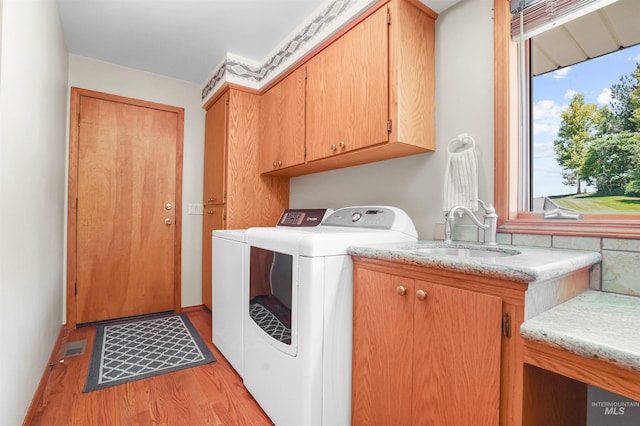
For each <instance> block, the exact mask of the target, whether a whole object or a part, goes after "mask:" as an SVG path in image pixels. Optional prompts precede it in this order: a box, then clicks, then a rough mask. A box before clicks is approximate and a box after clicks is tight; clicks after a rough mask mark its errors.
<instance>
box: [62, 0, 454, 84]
mask: <svg viewBox="0 0 640 426" xmlns="http://www.w3.org/2000/svg"><path fill="white" fill-rule="evenodd" d="M334 1H335V0H57V3H58V9H59V13H60V19H61V22H62V28H63V31H64V37H65V41H66V44H67V49H68V50H69V53H72V54H75V55H80V56H86V57H90V58H94V59H98V60H102V61H106V62H110V63H113V64H117V65H122V66H125V67H129V68H134V69H139V70H143V71H149V72H153V73H156V74H161V75H165V76H168V77H173V78H177V79H180V80H185V81H190V82H193V83H197V84H203V83H204V82H205V81H206V80H207V77H209V76H210V75H211V73H212V72H213V71H214V69H215V67H217V66H219V65H220V63H221V61H222V60H223V59H224V58H225V55H226V54H227V53H232V54H235V55H238V56H240V57H242V58H245V59H248V60H252V61H255V62H261V61H263V60H264V59H265V58H266V57H267V56H268V55H269V54H270V53H271V52H272V51H273V50H274V49H276V48H277V47H278V46H279V45H280V44H281V43H282V42H284V41H286V40H287V39H288V38H289V37H290V36H291V35H292V34H293V33H294V31H296V30H297V29H298V27H299V26H300V25H301V24H303V22H304V21H305V20H306V19H307V18H309V17H312V16H313V15H315V14H316V13H318V12H320V11H321V10H323V9H324V8H326V7H327V6H329V5H330V4H332V3H333V2H334ZM338 1H345V2H346V1H352V0H338ZM422 1H423V2H424V3H425V4H427V5H429V7H431V8H432V9H433V10H434V11H436V12H437V13H440V12H442V11H443V10H445V9H447V8H448V7H450V6H452V5H453V4H455V3H458V2H459V1H461V0H422Z"/></svg>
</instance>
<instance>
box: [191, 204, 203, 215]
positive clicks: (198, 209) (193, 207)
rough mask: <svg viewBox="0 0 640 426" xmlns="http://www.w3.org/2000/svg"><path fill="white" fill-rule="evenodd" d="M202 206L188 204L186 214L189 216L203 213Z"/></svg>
mask: <svg viewBox="0 0 640 426" xmlns="http://www.w3.org/2000/svg"><path fill="white" fill-rule="evenodd" d="M203 207H204V206H203V205H202V204H189V209H188V213H189V214H202V212H203Z"/></svg>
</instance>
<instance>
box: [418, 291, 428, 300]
mask: <svg viewBox="0 0 640 426" xmlns="http://www.w3.org/2000/svg"><path fill="white" fill-rule="evenodd" d="M416 298H417V299H418V300H425V299H426V298H427V292H426V291H424V290H418V291H416Z"/></svg>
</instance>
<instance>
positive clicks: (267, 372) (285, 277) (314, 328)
mask: <svg viewBox="0 0 640 426" xmlns="http://www.w3.org/2000/svg"><path fill="white" fill-rule="evenodd" d="M412 241H417V233H416V230H415V227H414V225H413V222H412V221H411V219H410V218H409V217H408V216H407V214H406V213H405V212H403V211H402V210H400V209H397V208H394V207H387V206H362V207H347V208H343V209H339V210H337V211H335V212H334V213H332V214H331V215H330V216H328V217H327V218H325V219H324V220H323V221H322V223H321V224H320V225H319V226H317V227H315V228H308V229H293V228H292V229H282V228H250V229H248V230H247V235H246V246H245V247H246V259H247V260H248V265H247V267H248V270H249V272H248V277H247V278H248V284H249V285H248V291H247V294H246V295H245V300H246V303H245V311H244V330H243V333H244V342H243V343H244V376H243V381H244V384H245V387H246V388H247V389H248V390H249V392H250V393H251V394H252V395H253V397H254V398H255V399H256V401H257V402H258V404H260V406H261V407H262V409H263V410H264V411H265V412H266V413H267V415H268V416H269V417H270V418H271V420H272V421H273V422H274V423H275V424H276V425H279V426H285V425H291V426H300V425H304V426H313V425H325V426H342V425H345V426H346V425H350V424H351V337H352V303H353V263H352V261H351V257H350V256H349V255H348V254H347V249H348V247H349V246H351V245H354V244H364V243H378V242H412Z"/></svg>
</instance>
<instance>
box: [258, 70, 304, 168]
mask: <svg viewBox="0 0 640 426" xmlns="http://www.w3.org/2000/svg"><path fill="white" fill-rule="evenodd" d="M304 118H305V66H304V65H302V66H301V67H299V68H298V69H297V70H295V71H294V72H293V73H291V74H289V75H288V76H287V77H286V78H285V79H283V80H282V81H281V82H280V83H278V84H277V85H275V86H274V87H272V88H271V89H269V91H267V92H265V93H264V94H263V95H262V96H261V97H260V162H259V165H260V172H261V173H266V172H271V171H274V170H279V169H283V168H287V167H291V166H296V165H298V164H302V163H304V128H305V126H304Z"/></svg>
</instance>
